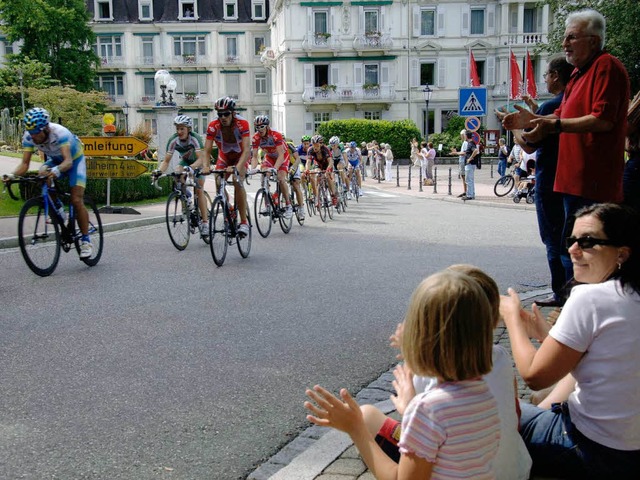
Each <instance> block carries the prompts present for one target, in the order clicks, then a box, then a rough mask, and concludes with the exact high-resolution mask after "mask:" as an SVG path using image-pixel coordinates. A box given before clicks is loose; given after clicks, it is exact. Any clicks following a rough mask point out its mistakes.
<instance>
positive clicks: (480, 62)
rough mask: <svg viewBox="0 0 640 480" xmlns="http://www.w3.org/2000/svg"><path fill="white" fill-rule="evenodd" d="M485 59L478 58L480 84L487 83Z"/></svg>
mask: <svg viewBox="0 0 640 480" xmlns="http://www.w3.org/2000/svg"><path fill="white" fill-rule="evenodd" d="M486 63H487V62H486V61H485V60H476V68H477V69H478V78H479V79H480V85H484V84H485V83H486V81H485V77H484V72H485V65H486Z"/></svg>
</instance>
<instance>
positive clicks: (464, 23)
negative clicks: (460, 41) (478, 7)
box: [460, 5, 471, 37]
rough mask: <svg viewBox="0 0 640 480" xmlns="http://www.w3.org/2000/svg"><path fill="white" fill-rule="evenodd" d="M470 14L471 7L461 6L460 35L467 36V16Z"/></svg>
mask: <svg viewBox="0 0 640 480" xmlns="http://www.w3.org/2000/svg"><path fill="white" fill-rule="evenodd" d="M470 16H471V9H470V8H469V5H464V6H463V7H462V22H461V23H460V36H462V37H468V36H469V17H470Z"/></svg>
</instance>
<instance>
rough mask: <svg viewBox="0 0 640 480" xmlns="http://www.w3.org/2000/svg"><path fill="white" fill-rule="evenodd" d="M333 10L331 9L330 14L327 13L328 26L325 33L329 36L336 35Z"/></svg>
mask: <svg viewBox="0 0 640 480" xmlns="http://www.w3.org/2000/svg"><path fill="white" fill-rule="evenodd" d="M333 10H334V9H333V8H332V9H331V12H329V19H328V22H329V25H327V31H328V32H329V33H330V34H331V35H337V33H338V32H337V31H336V14H335V12H334V11H333Z"/></svg>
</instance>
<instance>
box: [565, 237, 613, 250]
mask: <svg viewBox="0 0 640 480" xmlns="http://www.w3.org/2000/svg"><path fill="white" fill-rule="evenodd" d="M574 243H577V244H578V247H580V250H587V249H589V248H593V247H595V246H596V245H615V243H614V242H612V241H611V240H604V239H602V238H593V237H590V236H588V235H587V236H586V237H579V238H578V237H567V239H566V240H565V244H566V246H567V250H568V249H569V248H571V245H573V244H574Z"/></svg>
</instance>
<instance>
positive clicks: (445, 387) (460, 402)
mask: <svg viewBox="0 0 640 480" xmlns="http://www.w3.org/2000/svg"><path fill="white" fill-rule="evenodd" d="M499 440H500V419H499V417H498V408H497V403H496V400H495V398H494V397H493V395H492V394H491V392H490V391H489V387H487V384H486V383H485V381H484V380H465V381H461V382H445V383H441V384H439V385H438V386H437V387H436V388H434V389H433V390H430V391H427V392H424V393H421V394H418V395H416V396H415V397H414V398H413V400H411V403H409V406H408V407H407V410H406V412H405V414H404V416H403V418H402V434H401V436H400V443H399V447H400V452H401V453H413V454H415V455H417V456H419V457H421V458H424V459H426V460H427V461H428V462H431V463H435V465H434V467H433V473H432V476H431V478H432V479H450V478H473V479H474V480H485V479H486V480H489V479H493V478H495V473H494V471H493V467H492V460H493V457H494V456H495V455H496V452H497V451H498V444H499Z"/></svg>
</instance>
